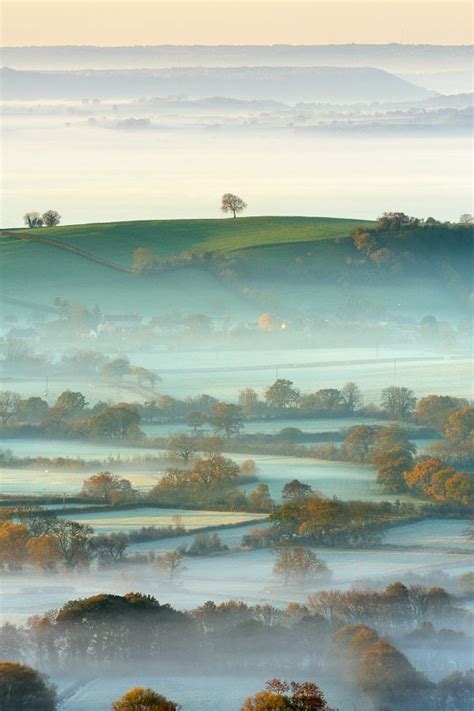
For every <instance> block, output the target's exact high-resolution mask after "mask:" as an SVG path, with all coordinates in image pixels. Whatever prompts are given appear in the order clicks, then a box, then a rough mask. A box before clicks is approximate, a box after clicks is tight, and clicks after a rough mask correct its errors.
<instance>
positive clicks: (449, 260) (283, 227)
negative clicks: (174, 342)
mask: <svg viewBox="0 0 474 711" xmlns="http://www.w3.org/2000/svg"><path fill="white" fill-rule="evenodd" d="M373 224H374V223H369V222H368V221H361V220H347V219H336V218H322V217H241V218H238V219H236V220H234V219H232V218H228V219H217V220H156V221H140V222H114V223H105V224H88V225H72V226H60V227H56V228H52V229H37V230H27V229H21V230H3V231H1V232H0V264H1V267H0V280H1V284H2V294H3V298H4V301H6V304H7V306H8V305H9V304H10V307H11V309H9V310H7V311H6V313H7V315H8V314H11V315H14V314H15V313H16V312H17V310H16V306H15V301H14V300H15V299H16V300H18V299H22V300H23V301H25V300H27V301H29V302H30V303H31V302H34V303H35V304H37V305H49V306H50V305H51V304H52V302H53V300H54V299H55V298H56V297H58V296H59V297H61V298H62V299H68V300H69V301H71V302H75V303H81V304H84V305H86V306H94V305H95V304H99V305H100V307H101V308H102V309H103V310H105V311H107V312H109V313H117V312H125V313H131V312H139V313H141V314H143V315H145V316H149V315H154V314H158V313H164V312H165V313H173V312H176V313H178V312H182V313H183V312H184V313H206V314H210V315H216V316H217V315H228V314H233V315H234V317H235V319H238V320H240V319H246V318H255V315H256V314H258V313H261V312H262V310H272V309H273V308H275V309H278V308H283V306H284V308H285V309H291V308H294V309H295V310H296V311H298V310H299V309H300V308H301V305H302V304H303V303H304V304H305V305H306V306H305V308H306V309H307V310H308V309H310V310H311V309H313V310H314V312H315V313H316V312H318V310H320V309H321V308H323V307H324V305H325V304H326V305H327V304H328V303H329V302H330V303H331V304H332V307H333V311H334V313H336V311H337V308H339V307H340V305H341V304H343V303H345V302H346V301H347V299H349V300H351V299H352V300H353V299H354V298H356V299H358V300H361V301H360V303H366V302H367V301H374V302H376V304H379V305H381V306H382V307H387V308H389V309H391V308H393V304H394V303H395V304H397V308H400V309H403V310H404V311H406V312H407V313H416V314H418V315H419V313H421V315H425V314H426V313H430V312H432V311H436V313H439V314H441V312H443V315H444V311H446V308H445V307H447V310H448V311H451V310H452V309H457V308H458V307H459V306H462V305H463V304H464V303H465V302H466V289H467V283H468V281H469V280H470V277H469V274H470V268H471V264H472V261H471V260H472V242H471V241H470V238H471V231H470V230H468V229H467V228H465V227H463V226H456V225H454V226H450V225H442V224H438V225H437V226H427V227H421V228H419V229H417V230H415V231H413V232H410V233H409V234H408V233H407V234H405V233H400V234H398V235H397V234H392V233H387V234H379V235H378V236H377V237H376V242H377V245H376V247H373V249H375V250H376V251H375V252H374V255H373V256H374V259H372V258H371V257H369V256H367V255H366V254H365V253H364V252H361V251H358V250H357V249H356V247H355V246H354V243H353V241H352V240H350V239H337V238H344V237H348V236H349V235H350V232H351V230H352V228H354V227H356V226H361V225H367V226H368V227H369V226H370V225H373ZM28 237H30V238H33V239H32V240H28V239H24V238H28ZM37 238H39V239H41V240H46V241H47V240H48V239H50V240H53V241H54V242H53V244H47V243H44V242H43V241H35V240H36V239H37ZM61 245H64V246H67V247H68V249H64V248H61ZM138 247H146V248H148V249H150V250H152V251H153V252H154V253H155V254H156V255H157V256H158V257H160V258H162V259H163V262H162V265H163V266H162V270H161V271H158V272H157V273H154V274H148V275H147V274H142V275H137V274H134V273H129V272H128V270H127V269H124V267H126V268H128V267H130V265H131V264H132V257H133V251H134V250H135V249H136V248H138ZM71 250H82V252H83V254H78V253H77V252H74V251H71ZM191 250H192V252H193V253H194V254H196V253H199V252H201V253H209V254H211V255H212V258H211V259H209V260H203V262H201V261H200V260H199V259H193V260H192V261H191V263H190V262H188V261H187V260H178V262H179V264H180V265H181V268H178V269H173V268H170V266H171V267H172V266H173V264H171V265H170V262H168V261H167V260H169V258H170V257H173V256H177V255H183V253H186V252H188V251H191ZM216 255H217V259H216V258H215V257H216ZM218 255H222V257H223V258H222V259H221V258H219V256H218ZM380 258H381V259H380ZM94 259H98V260H108V261H110V262H114V263H115V266H114V265H110V264H104V263H97V262H96V261H94ZM117 265H121V266H120V267H119V268H118V269H117ZM175 265H176V264H175ZM441 292H442V294H441ZM440 299H441V301H440ZM443 304H444V306H443ZM282 305H283V306H282ZM418 312H419V313H418Z"/></svg>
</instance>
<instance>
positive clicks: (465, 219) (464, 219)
mask: <svg viewBox="0 0 474 711" xmlns="http://www.w3.org/2000/svg"><path fill="white" fill-rule="evenodd" d="M473 221H474V218H473V217H472V215H471V213H470V212H465V213H464V214H463V215H461V217H460V218H459V222H460V223H461V224H462V225H472V223H473Z"/></svg>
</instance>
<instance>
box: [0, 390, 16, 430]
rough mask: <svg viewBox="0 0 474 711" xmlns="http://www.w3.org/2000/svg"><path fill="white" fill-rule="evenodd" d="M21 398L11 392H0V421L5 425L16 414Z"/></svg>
mask: <svg viewBox="0 0 474 711" xmlns="http://www.w3.org/2000/svg"><path fill="white" fill-rule="evenodd" d="M20 400H21V397H20V395H19V394H18V393H14V392H12V391H11V390H3V391H2V392H0V420H1V421H2V423H3V424H4V425H6V424H7V423H8V422H9V421H10V420H11V419H13V418H14V417H15V415H16V413H17V409H18V405H19V403H20Z"/></svg>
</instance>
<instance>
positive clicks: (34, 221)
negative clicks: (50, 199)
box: [23, 212, 43, 227]
mask: <svg viewBox="0 0 474 711" xmlns="http://www.w3.org/2000/svg"><path fill="white" fill-rule="evenodd" d="M23 219H24V221H25V225H26V226H27V227H43V218H42V217H41V215H40V214H39V212H27V213H26V214H25V215H23Z"/></svg>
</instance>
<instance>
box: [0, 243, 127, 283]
mask: <svg viewBox="0 0 474 711" xmlns="http://www.w3.org/2000/svg"><path fill="white" fill-rule="evenodd" d="M8 236H9V237H13V238H14V239H21V240H24V241H27V242H40V243H41V244H46V245H49V246H50V247H56V248H57V249H64V250H66V251H68V252H72V253H73V254H78V255H79V256H80V257H84V259H89V260H90V261H91V262H95V263H96V264H101V265H102V266H104V267H110V269H116V270H117V271H119V272H126V273H127V274H133V269H132V268H131V267H125V266H124V265H123V264H117V262H112V261H110V260H109V259H104V258H103V257H96V256H95V255H94V254H91V253H90V252H86V251H85V250H84V249H80V248H79V247H74V246H73V245H70V244H66V243H65V242H58V241H57V240H54V239H49V238H48V237H40V236H39V235H30V234H27V235H26V234H21V235H20V234H11V233H8Z"/></svg>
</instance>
